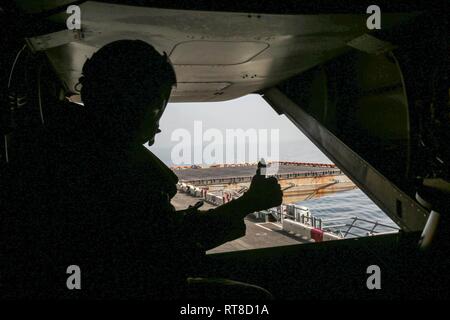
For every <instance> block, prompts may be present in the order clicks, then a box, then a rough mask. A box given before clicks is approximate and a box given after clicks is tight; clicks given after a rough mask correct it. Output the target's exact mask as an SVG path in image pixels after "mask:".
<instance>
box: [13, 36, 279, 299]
mask: <svg viewBox="0 0 450 320" xmlns="http://www.w3.org/2000/svg"><path fill="white" fill-rule="evenodd" d="M80 83H81V85H82V88H81V98H82V101H83V103H84V107H79V108H74V110H66V114H65V115H64V117H62V118H61V119H59V120H58V122H57V123H55V124H54V125H53V126H50V128H49V132H50V134H48V135H47V136H46V137H43V138H42V139H40V142H39V145H38V146H37V147H36V149H37V151H36V152H34V153H33V152H31V154H27V155H26V157H27V158H28V159H27V160H24V163H27V161H28V164H30V162H32V166H29V167H32V169H30V171H32V174H30V175H28V176H26V175H27V174H25V173H23V172H27V171H26V170H25V171H24V170H22V178H23V180H19V181H27V182H26V183H25V184H26V185H24V183H21V182H18V183H19V184H20V185H21V186H20V187H17V185H16V186H13V187H10V190H9V192H10V193H9V197H10V199H15V200H13V201H15V202H16V205H15V206H10V208H12V209H11V210H10V211H15V212H9V215H10V216H11V217H14V218H12V219H10V220H8V224H9V227H11V228H12V229H13V230H15V231H17V232H16V233H14V231H12V232H11V229H8V230H9V231H8V232H9V234H10V238H11V239H9V241H10V242H9V246H7V249H8V250H9V252H10V254H11V255H10V258H9V260H8V262H9V263H10V264H9V266H10V269H14V268H16V269H19V270H22V269H25V270H22V271H25V272H26V271H27V269H29V270H28V271H30V272H29V273H27V275H26V276H25V275H24V276H23V277H20V276H17V277H16V278H17V279H18V282H16V283H13V284H12V286H11V288H12V289H11V288H10V290H13V291H14V290H15V291H14V292H15V294H16V295H18V296H21V295H23V296H27V295H28V294H30V295H32V294H38V295H42V296H56V297H69V298H70V297H78V296H79V297H88V298H125V297H137V298H154V299H170V298H180V297H183V296H185V295H187V294H188V287H189V286H188V285H187V282H186V278H187V277H188V276H195V275H196V271H198V268H199V265H200V263H201V261H202V258H203V255H204V253H205V251H206V250H208V249H211V248H214V247H216V246H218V245H220V244H222V243H225V242H227V241H230V240H233V239H236V238H238V237H241V236H243V235H244V234H245V224H244V222H243V218H244V217H245V216H246V215H247V214H249V213H251V212H254V211H257V210H262V209H267V208H271V207H274V206H277V205H279V204H280V203H281V199H282V192H281V190H280V186H279V184H278V182H277V180H276V179H275V178H265V177H263V176H259V175H257V176H255V178H254V179H253V181H252V184H251V187H250V188H249V190H248V191H247V192H246V193H245V194H244V195H243V196H242V197H241V198H239V199H237V200H233V201H231V202H229V203H227V204H225V205H222V206H220V207H217V208H215V209H211V210H208V211H199V210H197V208H191V209H188V210H184V211H175V210H174V208H173V206H172V205H171V204H170V199H171V198H172V197H173V196H174V195H175V194H176V192H177V190H176V183H177V182H178V179H177V177H176V175H175V174H174V173H173V172H172V171H171V170H170V169H169V168H168V167H166V166H165V165H164V164H163V163H162V162H161V161H160V160H159V159H158V158H157V157H156V156H154V155H153V154H152V153H151V152H150V151H149V150H148V149H146V148H145V147H144V146H143V143H145V142H146V141H149V144H150V145H151V144H153V143H154V138H155V135H156V134H157V133H158V132H160V130H159V119H160V118H161V116H162V114H163V112H164V109H165V107H166V104H167V102H168V100H169V97H170V93H171V89H172V86H174V85H175V84H176V78H175V73H174V70H173V68H172V66H171V64H170V63H169V61H168V59H167V57H166V56H165V55H160V54H159V53H158V52H157V51H156V50H155V49H154V48H153V47H152V46H150V45H149V44H147V43H145V42H143V41H139V40H121V41H116V42H113V43H110V44H108V45H105V46H104V47H103V48H101V49H100V50H98V51H97V52H96V53H95V54H94V55H93V56H92V57H91V58H90V59H88V60H87V61H86V63H85V65H84V67H83V76H82V77H81V78H80ZM22 165H23V164H22ZM24 166H26V165H24ZM22 169H23V168H22ZM12 171H14V170H12ZM19 171H20V170H19ZM12 179H13V178H12ZM17 192H19V194H23V192H25V193H27V194H28V196H27V197H25V198H24V199H26V201H24V202H21V197H20V196H18V197H17V196H15V195H17V194H18V193H17ZM29 195H31V196H29ZM11 241H12V242H11ZM11 243H14V244H11ZM14 258H16V259H17V260H14ZM30 259H32V260H33V261H34V263H35V266H34V267H30V268H28V267H27V261H30ZM14 261H19V262H16V263H14ZM20 261H21V262H20ZM21 263H22V264H23V265H22V264H21ZM14 265H15V267H14ZM69 265H79V266H80V268H81V270H82V290H80V291H79V292H74V291H73V292H71V291H68V290H67V288H66V287H65V281H66V278H67V276H68V275H67V274H65V270H66V268H67V266H69ZM10 269H8V268H7V271H11V270H10ZM36 270H37V271H36ZM36 278H37V280H36ZM194 282H196V281H193V283H194ZM199 282H200V283H201V281H199ZM197 284H198V281H197ZM192 292H193V291H191V293H192ZM219 296H220V295H219Z"/></svg>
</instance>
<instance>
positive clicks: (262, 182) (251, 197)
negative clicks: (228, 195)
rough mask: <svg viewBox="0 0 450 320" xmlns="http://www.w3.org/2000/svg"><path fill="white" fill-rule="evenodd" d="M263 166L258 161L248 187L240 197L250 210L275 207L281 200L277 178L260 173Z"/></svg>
mask: <svg viewBox="0 0 450 320" xmlns="http://www.w3.org/2000/svg"><path fill="white" fill-rule="evenodd" d="M264 167H265V165H264V164H263V163H262V162H259V163H258V169H257V170H256V175H255V176H254V177H253V179H252V182H251V184H250V188H249V189H248V191H247V192H245V193H244V194H243V195H242V197H241V198H240V200H241V201H243V202H244V203H245V206H246V207H248V208H249V209H250V210H251V211H252V212H255V211H260V210H266V209H270V208H273V207H277V206H279V205H280V204H281V203H282V200H283V192H282V191H281V187H280V184H279V183H278V180H277V178H275V177H269V178H266V177H265V174H264V173H261V169H263V168H264Z"/></svg>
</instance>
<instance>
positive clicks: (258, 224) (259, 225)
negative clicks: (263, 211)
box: [255, 222, 273, 231]
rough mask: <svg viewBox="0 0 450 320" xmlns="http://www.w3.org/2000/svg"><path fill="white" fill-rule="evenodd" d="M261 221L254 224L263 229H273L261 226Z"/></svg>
mask: <svg viewBox="0 0 450 320" xmlns="http://www.w3.org/2000/svg"><path fill="white" fill-rule="evenodd" d="M262 223H265V222H262ZM262 223H255V225H256V226H258V227H261V228H263V229H266V230H269V231H273V230H272V229H269V228H267V227H264V226H262V225H261V224H262Z"/></svg>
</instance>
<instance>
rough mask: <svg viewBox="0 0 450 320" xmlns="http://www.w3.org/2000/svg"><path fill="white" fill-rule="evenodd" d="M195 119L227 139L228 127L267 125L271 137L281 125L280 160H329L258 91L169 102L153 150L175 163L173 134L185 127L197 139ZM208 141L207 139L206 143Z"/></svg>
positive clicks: (162, 158) (260, 126) (204, 128)
mask: <svg viewBox="0 0 450 320" xmlns="http://www.w3.org/2000/svg"><path fill="white" fill-rule="evenodd" d="M196 121H201V124H202V132H203V133H204V132H205V131H206V130H208V129H211V128H214V129H217V130H218V131H219V132H220V133H221V134H222V135H223V136H224V140H225V137H226V130H227V129H243V130H248V129H255V130H256V131H257V130H259V129H267V132H268V134H269V135H268V136H269V137H270V132H271V131H270V130H274V129H278V130H279V150H280V151H279V153H280V160H290V161H314V162H328V163H329V162H330V160H328V159H327V158H326V157H325V156H324V155H323V154H322V153H321V152H320V151H319V150H318V149H317V148H316V147H315V146H314V145H313V144H312V143H311V142H310V141H309V140H308V138H306V137H305V135H303V133H302V132H301V131H300V130H299V129H298V128H297V127H296V126H295V125H294V124H293V123H292V122H290V121H289V120H288V119H287V118H286V117H285V116H283V115H281V116H280V115H278V114H277V113H276V112H275V111H274V110H273V109H272V108H271V107H270V106H269V105H268V104H267V102H265V101H264V99H263V98H262V97H261V96H259V95H256V94H252V95H247V96H244V97H241V98H239V99H235V100H229V101H225V102H213V103H210V102H209V103H208V102H203V103H170V104H169V105H168V106H167V108H166V111H165V113H164V115H163V116H162V118H161V121H160V128H161V130H162V132H161V133H160V134H158V135H157V136H156V139H155V144H154V145H153V146H152V147H151V148H150V150H152V151H153V152H154V153H155V154H156V155H157V156H158V157H160V159H161V160H163V161H164V162H165V163H167V164H172V163H171V162H172V161H171V159H172V158H171V151H172V150H173V148H174V146H175V145H177V144H179V141H172V139H171V137H172V134H173V133H174V132H177V131H176V130H178V131H179V129H185V130H187V131H188V132H189V134H190V135H191V139H192V142H194V140H195V138H194V123H195V122H196ZM197 125H198V122H197ZM217 130H216V132H217ZM257 132H258V131H257ZM197 136H198V135H197ZM200 139H201V140H202V138H200ZM258 139H259V136H258ZM198 141H199V140H198V137H197V142H198ZM207 144H208V142H204V143H203V146H205V145H207ZM192 148H194V147H192ZM192 150H194V149H192ZM193 152H194V151H192V153H193ZM224 152H225V149H224ZM192 158H193V156H192ZM192 162H195V161H194V159H193V161H192Z"/></svg>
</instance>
